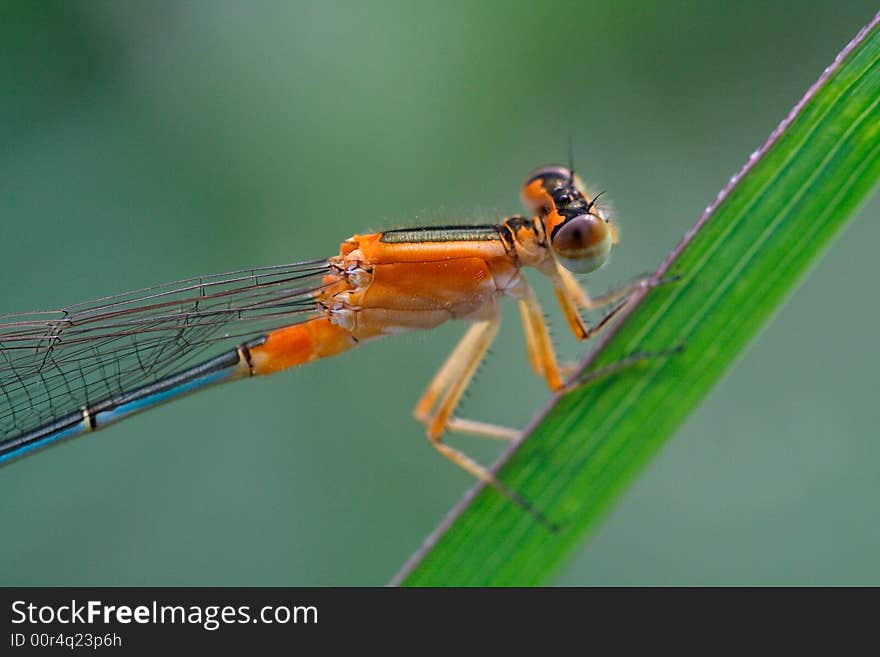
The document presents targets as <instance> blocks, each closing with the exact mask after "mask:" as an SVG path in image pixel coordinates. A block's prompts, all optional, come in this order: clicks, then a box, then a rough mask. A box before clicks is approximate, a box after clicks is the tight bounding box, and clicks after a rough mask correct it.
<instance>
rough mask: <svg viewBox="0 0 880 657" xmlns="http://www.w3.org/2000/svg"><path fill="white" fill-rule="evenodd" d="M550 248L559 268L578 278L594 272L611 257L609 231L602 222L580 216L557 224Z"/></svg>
mask: <svg viewBox="0 0 880 657" xmlns="http://www.w3.org/2000/svg"><path fill="white" fill-rule="evenodd" d="M551 245H552V247H553V252H554V253H555V254H556V258H557V259H558V260H559V262H560V263H562V266H563V267H565V268H566V269H568V270H569V271H572V272H575V273H577V274H585V273H587V272H591V271H594V270H596V269H598V268H599V267H601V266H602V265H603V264H605V261H606V260H607V259H608V254H609V253H611V246H612V235H611V230H610V229H609V228H608V225H607V224H606V223H605V221H604V220H603V219H601V218H600V217H597V216H596V215H593V214H581V215H578V216H576V217H572V218H571V219H569V220H568V221H566V222H565V223H562V224H560V225H559V226H558V227H557V228H556V230H555V231H553V235H552V237H551Z"/></svg>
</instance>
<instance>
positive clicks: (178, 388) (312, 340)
mask: <svg viewBox="0 0 880 657" xmlns="http://www.w3.org/2000/svg"><path fill="white" fill-rule="evenodd" d="M522 198H523V201H524V204H525V207H526V208H527V210H528V212H529V214H530V216H529V217H525V216H511V217H508V218H507V219H505V220H504V221H502V222H501V223H499V224H497V225H483V226H437V227H419V228H412V229H404V230H389V231H385V232H381V233H373V234H365V235H354V236H353V237H351V238H349V239H347V240H345V241H344V242H342V245H341V248H340V251H339V254H338V255H335V256H333V257H331V258H327V259H322V260H312V261H308V262H298V263H293V264H288V265H279V266H276V267H264V268H259V269H249V270H242V271H236V272H230V273H226V274H220V275H216V276H206V277H199V278H193V279H189V280H184V281H178V282H175V283H171V284H167V285H162V286H158V287H153V288H147V289H142V290H137V291H134V292H130V293H127V294H121V295H117V296H111V297H105V298H102V299H98V300H96V301H92V302H89V303H83V304H78V305H73V306H68V307H66V308H63V309H61V310H58V311H51V312H34V313H22V314H11V315H5V316H0V463H8V462H10V461H13V460H15V459H17V458H20V457H22V456H25V455H27V454H30V453H32V452H34V451H36V450H38V449H41V448H44V447H47V446H50V445H53V444H56V443H58V442H60V441H62V440H65V439H68V438H72V437H74V436H79V435H82V434H85V433H88V432H91V431H95V430H97V429H100V428H102V427H105V426H107V425H109V424H112V423H114V422H118V421H119V420H122V419H124V418H126V417H128V416H130V415H132V414H134V413H137V412H139V411H143V410H146V409H149V408H152V407H154V406H156V405H158V404H160V403H163V402H166V401H169V400H171V399H176V398H177V397H180V396H182V395H184V394H187V393H190V392H194V391H197V390H201V389H203V388H206V387H208V386H211V385H214V384H217V383H222V382H225V381H232V380H234V379H243V378H248V377H251V376H256V375H260V374H269V373H272V372H277V371H279V370H283V369H285V368H288V367H293V366H295V365H301V364H303V363H307V362H309V361H313V360H318V359H321V358H326V357H328V356H333V355H335V354H339V353H341V352H344V351H346V350H348V349H351V348H352V347H355V346H356V345H358V344H360V343H361V342H365V341H368V340H371V339H374V338H378V337H381V336H385V335H390V334H395V333H402V332H406V331H414V330H420V329H430V328H434V327H436V326H438V325H439V324H442V323H444V322H446V321H448V320H451V319H465V320H468V321H469V322H470V324H471V325H470V328H469V329H468V330H467V332H466V333H465V335H464V337H463V338H462V339H461V341H460V342H459V344H458V345H457V346H456V347H455V349H454V350H453V352H452V354H451V355H450V356H449V358H448V359H447V360H446V362H445V363H444V364H443V366H442V367H441V368H440V370H439V371H438V372H437V374H436V376H435V377H434V379H433V380H432V381H431V382H430V384H429V385H428V387H427V389H426V390H425V392H424V394H423V395H422V397H421V399H419V401H418V403H417V404H416V407H415V411H414V414H415V417H416V418H417V419H418V420H419V421H421V422H423V423H424V424H425V425H426V427H427V434H428V438H429V439H430V441H431V444H432V445H433V446H434V447H435V448H436V449H437V450H438V451H439V452H440V453H441V454H443V455H444V456H446V457H447V458H448V459H450V460H451V461H453V462H454V463H456V464H457V465H459V466H460V467H462V468H464V469H465V470H466V471H468V472H470V473H471V474H472V475H474V476H475V477H477V478H478V479H480V480H482V481H484V482H487V483H489V484H492V485H494V486H496V487H498V488H499V489H500V490H502V491H503V492H504V493H505V494H506V495H507V496H508V497H511V499H514V500H515V501H516V502H517V503H519V504H522V505H523V506H527V505H526V504H525V502H524V501H523V500H521V499H520V498H519V497H518V496H517V495H516V494H515V493H513V492H512V491H509V490H508V489H506V488H505V487H504V486H502V485H501V484H500V483H499V482H498V481H497V480H496V479H495V477H494V476H493V475H492V474H491V473H490V472H489V471H488V470H487V469H486V468H484V467H483V466H482V465H480V464H479V463H477V462H476V461H474V460H473V459H471V458H470V457H468V456H467V455H466V454H464V453H463V452H461V451H460V450H457V449H455V448H453V447H451V446H449V445H448V444H447V443H445V442H443V435H444V433H445V432H446V431H447V430H449V431H456V432H462V433H470V434H475V435H480V436H487V437H491V438H501V439H515V438H516V437H518V436H519V432H518V431H516V430H514V429H511V428H507V427H502V426H497V425H494V424H489V423H485V422H477V421H474V420H466V419H463V418H458V417H455V416H454V415H453V413H454V411H455V409H456V406H457V404H458V402H459V400H460V399H461V396H462V394H463V393H464V391H465V389H466V387H467V386H468V383H469V382H470V380H471V378H472V377H473V375H474V373H475V371H476V369H477V367H478V365H479V363H480V361H481V360H482V358H483V356H484V355H485V354H486V351H487V350H488V348H489V345H490V344H491V343H492V341H493V339H494V338H495V335H496V333H497V331H498V326H499V309H498V302H499V299H500V298H501V297H502V296H509V297H512V298H513V299H515V300H516V302H517V303H518V304H519V308H520V311H521V314H522V320H523V326H524V329H525V342H526V348H527V351H528V356H529V361H530V363H531V366H532V368H533V369H534V370H535V372H536V373H537V374H539V375H540V376H542V377H543V378H544V379H545V380H546V381H547V384H548V386H549V387H550V388H551V390H559V389H560V388H562V387H563V385H564V370H563V368H562V367H560V365H559V363H558V362H557V359H556V356H555V353H554V350H553V345H552V344H551V341H550V337H549V334H548V331H547V325H546V323H545V320H544V315H543V313H542V311H541V308H540V306H539V304H538V300H537V298H536V297H535V295H534V293H533V292H532V290H531V288H530V287H529V285H528V283H527V282H526V279H525V277H524V276H523V273H522V270H523V268H524V267H533V268H535V269H537V270H538V271H540V272H541V273H542V274H544V275H546V276H548V277H549V278H550V280H551V281H552V283H553V287H554V290H555V293H556V298H557V300H558V302H559V304H560V306H561V308H562V311H563V313H564V315H565V318H566V320H567V322H568V325H569V326H570V328H571V330H572V332H573V333H574V334H575V336H576V337H577V338H579V339H581V340H583V339H587V338H589V337H590V336H591V335H593V334H594V333H595V332H596V331H598V330H600V329H601V328H602V327H603V326H605V325H606V324H607V322H608V321H609V320H610V319H611V318H612V317H613V316H614V315H615V314H616V313H617V312H618V311H619V310H620V309H621V308H622V307H623V304H624V303H625V302H626V298H627V295H628V294H629V293H630V292H631V291H632V290H633V289H634V287H635V286H636V285H638V284H639V283H635V284H631V285H629V286H626V287H624V288H621V289H619V290H616V291H613V292H610V293H608V294H606V295H603V296H602V297H597V298H590V297H589V296H588V295H587V293H586V292H585V291H584V290H583V288H582V287H581V286H580V285H579V284H578V282H577V280H576V279H575V277H574V273H586V272H590V271H593V270H595V269H597V268H599V267H600V266H602V265H603V264H604V263H605V261H606V260H607V258H608V255H609V253H610V252H611V250H612V247H613V246H614V244H615V243H616V242H617V231H616V229H615V227H614V225H613V223H611V221H610V218H609V217H608V216H607V214H606V213H605V212H604V211H603V210H602V209H600V207H599V206H597V205H596V199H597V196H594V197H592V198H590V196H589V195H588V194H587V192H586V191H585V190H584V187H583V184H582V182H581V181H580V179H579V178H578V177H577V176H576V175H575V174H574V172H573V171H571V170H570V169H568V168H565V167H561V166H549V167H544V168H541V169H538V170H536V171H534V172H533V173H532V174H531V175H530V176H529V177H528V179H527V180H526V183H525V186H524V187H523V190H522ZM611 304H616V305H613V306H612V305H611ZM601 306H610V307H611V310H610V311H609V312H607V313H606V314H605V315H604V317H603V318H602V319H601V320H600V321H599V322H598V323H597V324H596V325H594V326H592V327H588V326H587V325H586V323H585V322H584V320H583V319H582V318H581V316H580V314H579V309H590V308H596V307H601ZM224 343H225V344H230V343H231V344H230V347H229V348H227V350H226V351H225V352H223V353H220V354H219V355H217V354H216V351H215V350H216V349H218V348H219V345H222V344H224ZM236 343H237V346H233V345H236Z"/></svg>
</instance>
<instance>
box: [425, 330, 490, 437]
mask: <svg viewBox="0 0 880 657" xmlns="http://www.w3.org/2000/svg"><path fill="white" fill-rule="evenodd" d="M483 331H484V328H483V326H482V325H481V323H476V324H472V325H471V326H470V328H468V330H467V332H466V333H465V334H464V336H463V337H462V338H461V340H459V342H458V344H457V345H456V346H455V349H453V350H452V353H451V354H449V357H448V358H447V359H446V361H445V362H444V363H443V365H442V366H441V367H440V369H439V370H438V371H437V374H435V375H434V378H433V379H431V382H430V383H429V384H428V387H427V388H426V389H425V392H424V393H423V394H422V396H421V398H420V399H419V401H418V402H417V403H416V407H415V409H413V415H414V416H415V418H416V419H417V420H418V421H419V422H422V423H424V424H426V425H427V424H428V422H429V421H430V419H431V409H432V408H434V406H435V405H436V404H437V400H438V399H440V396H441V395H442V394H443V393H444V391H446V389H447V388H448V387H449V385H450V383H451V382H452V380H453V379H456V378H458V377H459V376H460V371H461V369H462V368H463V367H464V365H465V363H466V362H467V358H468V354H470V353H471V352H472V351H473V349H474V344H475V342H476V341H478V340H479V339H480V335H481V334H482V333H483Z"/></svg>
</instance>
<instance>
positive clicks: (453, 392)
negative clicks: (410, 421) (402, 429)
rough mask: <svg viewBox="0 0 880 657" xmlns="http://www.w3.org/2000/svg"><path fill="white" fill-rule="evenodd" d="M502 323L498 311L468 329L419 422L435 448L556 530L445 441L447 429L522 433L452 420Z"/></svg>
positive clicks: (429, 393) (435, 384)
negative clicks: (444, 434)
mask: <svg viewBox="0 0 880 657" xmlns="http://www.w3.org/2000/svg"><path fill="white" fill-rule="evenodd" d="M499 323H500V316H499V315H498V313H497V311H496V312H495V313H494V314H493V316H492V317H490V318H489V319H486V320H481V321H478V322H475V323H474V324H473V326H471V328H470V329H468V332H467V333H466V334H465V336H464V337H463V338H462V340H461V342H459V343H458V345H457V346H456V348H455V349H454V350H453V352H452V354H451V355H450V356H449V358H448V359H447V361H446V362H445V363H444V364H443V366H442V367H441V368H440V371H439V372H438V373H437V375H436V376H435V377H434V380H433V381H431V383H430V384H429V386H428V389H427V390H426V391H425V394H424V395H423V396H422V399H421V400H419V405H418V406H417V408H416V413H415V415H416V417H417V419H419V420H421V421H423V422H425V424H427V426H428V431H427V433H428V440H429V441H430V442H431V445H433V446H434V449H436V450H437V451H438V452H440V453H441V454H442V455H443V456H445V457H446V458H448V459H449V460H450V461H452V462H453V463H455V464H456V465H457V466H459V467H460V468H462V469H463V470H465V471H466V472H469V473H470V474H471V475H473V476H474V477H476V478H477V479H479V480H480V481H482V482H484V483H486V484H488V485H490V486H492V487H493V488H495V489H496V490H498V491H499V492H501V493H502V494H503V495H504V496H505V497H507V498H508V499H509V500H510V501H512V502H513V503H514V504H516V505H518V506H520V507H522V508H523V509H524V510H525V511H527V512H528V513H530V514H531V515H532V516H533V517H534V518H535V519H536V520H538V521H539V522H540V523H541V524H543V525H545V526H546V527H548V528H549V529H551V530H552V531H556V530H557V529H558V528H557V527H556V526H555V525H554V524H553V523H551V522H550V521H549V520H547V518H546V517H544V515H543V514H542V513H541V512H540V511H538V510H537V509H535V508H534V507H533V506H532V505H531V504H530V503H529V502H528V500H526V499H524V498H523V497H522V496H521V495H519V493H517V492H516V491H514V490H511V489H510V488H508V487H507V486H505V485H504V484H502V483H501V482H500V481H498V479H497V478H496V477H495V475H493V474H492V473H491V472H489V470H487V469H486V468H485V467H483V466H482V465H480V464H479V463H477V462H476V461H474V460H473V459H472V458H471V457H469V456H468V455H467V454H465V453H464V452H462V451H460V450H458V449H456V448H454V447H451V446H450V445H447V444H446V443H444V442H443V433H444V432H445V431H446V430H447V429H456V428H457V429H460V430H461V429H463V430H465V431H467V432H468V433H476V434H477V435H483V436H490V437H494V438H513V437H517V436H518V435H519V432H514V430H512V429H507V428H506V427H495V426H494V425H490V424H488V423H484V422H475V421H472V420H458V419H456V418H453V417H452V413H453V411H454V410H455V407H456V406H457V405H458V402H459V401H460V400H461V396H462V395H463V394H464V391H465V390H466V389H467V386H468V384H469V383H470V381H471V379H472V378H473V376H474V374H475V373H476V371H477V368H478V367H479V365H480V362H481V361H482V360H483V357H484V356H485V355H486V352H487V351H488V349H489V346H490V345H491V344H492V341H493V340H494V339H495V336H496V335H497V334H498V326H499ZM444 388H445V389H446V392H445V394H444V395H443V398H442V399H441V400H440V403H439V404H438V405H437V407H436V408H435V409H434V410H433V413H431V412H430V410H429V411H428V412H423V411H424V408H425V407H427V408H428V409H430V407H431V405H432V404H430V403H429V401H426V400H430V399H436V398H437V397H438V396H439V395H440V393H441V392H442V390H443V389H444ZM505 434H507V435H505Z"/></svg>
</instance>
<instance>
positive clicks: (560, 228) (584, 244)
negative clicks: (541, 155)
mask: <svg viewBox="0 0 880 657" xmlns="http://www.w3.org/2000/svg"><path fill="white" fill-rule="evenodd" d="M522 195H523V202H524V203H525V205H526V207H527V208H529V210H531V211H533V212H535V214H536V215H537V216H538V218H539V219H540V220H541V221H542V222H543V224H544V229H545V232H546V234H547V236H548V237H549V245H550V249H551V251H552V252H553V255H554V256H555V257H556V260H558V261H559V263H560V264H561V265H562V266H564V267H565V268H566V269H568V270H569V271H572V272H575V273H578V274H585V273H587V272H591V271H594V270H596V269H598V268H599V267H601V266H602V265H603V264H605V261H606V260H607V259H608V255H609V254H610V253H611V249H612V247H613V246H614V244H615V243H616V242H617V231H616V230H615V228H614V226H612V225H611V224H610V223H609V222H608V218H607V216H606V215H605V213H604V212H603V211H602V210H600V209H599V208H598V207H597V206H596V200H597V199H598V198H599V196H601V192H600V193H599V194H596V195H595V196H593V197H592V199H590V198H588V196H587V193H586V192H585V191H584V185H583V182H582V181H581V179H580V178H579V177H578V176H577V175H576V174H575V173H574V172H573V171H571V169H569V168H566V167H563V166H558V165H553V166H546V167H541V168H540V169H536V170H535V171H533V172H532V173H531V174H530V175H529V177H528V178H527V179H526V183H525V186H524V187H523V194H522Z"/></svg>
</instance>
